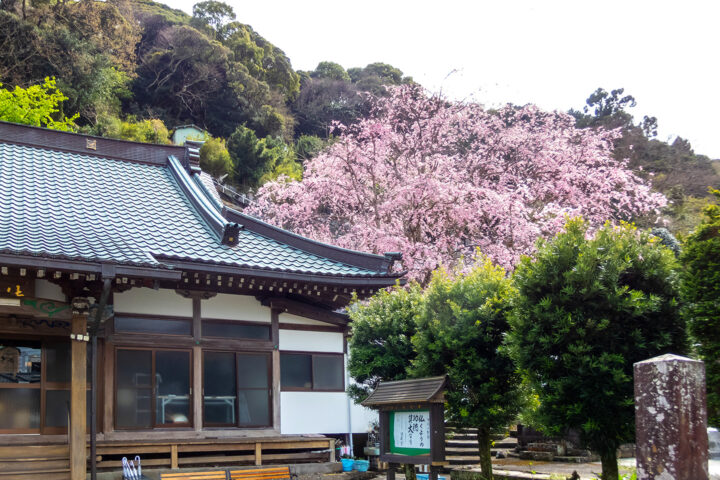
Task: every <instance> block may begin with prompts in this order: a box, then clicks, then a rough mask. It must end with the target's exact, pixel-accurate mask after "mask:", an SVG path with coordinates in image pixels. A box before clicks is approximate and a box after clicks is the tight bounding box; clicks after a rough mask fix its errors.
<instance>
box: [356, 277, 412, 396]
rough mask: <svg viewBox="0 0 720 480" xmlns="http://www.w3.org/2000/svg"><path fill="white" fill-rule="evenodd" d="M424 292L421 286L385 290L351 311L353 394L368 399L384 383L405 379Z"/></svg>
mask: <svg viewBox="0 0 720 480" xmlns="http://www.w3.org/2000/svg"><path fill="white" fill-rule="evenodd" d="M421 300H422V290H421V289H420V288H419V287H418V286H417V285H411V286H410V287H409V288H401V287H397V288H394V289H392V290H389V291H388V290H381V291H380V292H378V293H377V294H376V295H375V296H374V297H372V298H371V299H370V300H369V301H367V302H356V303H354V305H353V307H352V308H351V309H350V310H349V312H348V313H349V314H350V319H351V320H352V324H351V325H352V335H351V337H350V342H349V347H350V359H349V361H348V372H349V373H350V375H351V376H352V378H353V380H355V383H354V384H352V385H350V390H349V392H350V394H351V395H352V396H353V398H354V399H355V400H356V401H358V402H359V401H361V400H364V399H365V397H367V396H368V395H369V394H370V392H372V391H373V390H374V389H375V387H377V385H378V383H379V382H380V381H381V380H384V381H392V380H403V379H405V378H407V377H408V372H407V369H408V366H409V365H410V362H411V361H412V360H413V359H414V358H415V350H414V348H413V345H412V341H411V340H412V336H413V335H415V331H416V327H415V316H416V315H417V312H418V309H419V305H420V302H421Z"/></svg>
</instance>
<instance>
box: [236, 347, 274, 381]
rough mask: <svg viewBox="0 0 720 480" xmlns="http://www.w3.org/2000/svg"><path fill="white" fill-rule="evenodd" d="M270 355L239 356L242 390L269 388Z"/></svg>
mask: <svg viewBox="0 0 720 480" xmlns="http://www.w3.org/2000/svg"><path fill="white" fill-rule="evenodd" d="M269 358H270V357H269V356H268V355H244V354H241V355H238V368H239V374H240V375H239V377H240V385H239V387H240V388H267V387H268V384H269V379H268V376H269V373H270V372H269V371H268V363H269Z"/></svg>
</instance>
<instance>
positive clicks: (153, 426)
mask: <svg viewBox="0 0 720 480" xmlns="http://www.w3.org/2000/svg"><path fill="white" fill-rule="evenodd" d="M113 350H114V352H113V355H114V360H115V369H114V372H113V377H114V378H113V421H114V425H115V430H118V431H152V430H176V429H180V430H182V429H191V428H192V427H193V426H194V425H195V417H194V415H193V413H194V409H193V404H194V403H193V402H194V401H193V399H194V395H195V394H196V392H194V391H193V379H194V373H195V372H193V350H192V348H183V347H142V346H135V345H130V346H123V345H116V346H115V348H114V349H113ZM119 350H135V351H146V352H147V351H149V352H151V354H150V372H151V373H150V377H151V378H150V398H151V408H150V426H149V427H120V426H118V406H117V392H118V382H117V379H118V365H119V364H118V358H117V357H118V351H119ZM158 351H165V352H168V351H169V352H185V353H188V373H189V379H188V382H189V383H188V385H189V388H190V392H189V397H188V421H187V422H183V423H163V424H158V423H157V418H156V417H157V391H156V389H157V385H156V381H155V378H156V365H155V363H156V362H155V353H156V352H158Z"/></svg>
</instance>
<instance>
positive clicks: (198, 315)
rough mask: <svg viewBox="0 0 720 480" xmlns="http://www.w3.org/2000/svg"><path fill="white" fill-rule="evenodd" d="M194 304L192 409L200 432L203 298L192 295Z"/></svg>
mask: <svg viewBox="0 0 720 480" xmlns="http://www.w3.org/2000/svg"><path fill="white" fill-rule="evenodd" d="M192 305H193V340H194V342H195V346H193V371H192V379H193V384H192V391H193V394H192V396H191V398H192V402H193V404H192V410H193V422H194V424H195V431H196V432H199V431H201V430H202V429H203V418H202V412H203V409H202V402H203V395H202V393H203V387H202V382H203V379H202V375H203V371H202V347H201V346H200V341H201V338H202V298H201V297H200V296H198V295H195V296H193V297H192Z"/></svg>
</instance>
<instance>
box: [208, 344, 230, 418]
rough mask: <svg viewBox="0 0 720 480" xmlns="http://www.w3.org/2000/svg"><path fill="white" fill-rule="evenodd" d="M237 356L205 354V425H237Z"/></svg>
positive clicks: (214, 353)
mask: <svg viewBox="0 0 720 480" xmlns="http://www.w3.org/2000/svg"><path fill="white" fill-rule="evenodd" d="M236 378H237V377H236V375H235V354H234V353H225V352H205V357H204V362H203V390H204V396H203V402H204V405H205V406H204V412H205V423H208V424H232V425H234V424H235V411H236V408H235V405H236V401H237V395H236V385H235V384H236Z"/></svg>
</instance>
